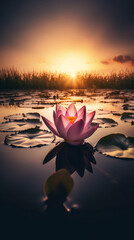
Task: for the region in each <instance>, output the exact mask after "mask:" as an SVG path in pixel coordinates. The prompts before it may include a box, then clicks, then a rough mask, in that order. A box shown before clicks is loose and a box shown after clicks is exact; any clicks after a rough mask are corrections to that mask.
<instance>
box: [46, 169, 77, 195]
mask: <svg viewBox="0 0 134 240" xmlns="http://www.w3.org/2000/svg"><path fill="white" fill-rule="evenodd" d="M73 185H74V183H73V179H72V177H70V173H69V171H68V170H66V169H60V170H58V171H57V172H56V173H54V174H52V175H51V176H50V177H49V178H48V179H47V181H46V183H45V185H44V192H45V194H46V196H48V197H53V198H55V197H56V198H61V197H63V198H64V197H67V196H68V195H69V194H70V192H71V191H72V189H73Z"/></svg>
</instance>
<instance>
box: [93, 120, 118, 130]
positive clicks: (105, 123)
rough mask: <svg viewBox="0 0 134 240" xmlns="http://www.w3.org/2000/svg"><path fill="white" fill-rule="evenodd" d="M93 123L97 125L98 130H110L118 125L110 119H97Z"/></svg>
mask: <svg viewBox="0 0 134 240" xmlns="http://www.w3.org/2000/svg"><path fill="white" fill-rule="evenodd" d="M95 123H98V124H99V127H100V128H102V127H104V128H110V127H115V126H117V125H118V123H117V122H115V121H114V120H113V119H111V118H97V119H95Z"/></svg>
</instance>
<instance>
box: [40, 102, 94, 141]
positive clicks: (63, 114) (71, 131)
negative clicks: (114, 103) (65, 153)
mask: <svg viewBox="0 0 134 240" xmlns="http://www.w3.org/2000/svg"><path fill="white" fill-rule="evenodd" d="M94 115H95V111H93V112H90V113H89V114H86V107H85V106H83V107H82V108H80V109H79V111H77V110H76V107H75V105H74V104H73V103H72V104H70V106H69V107H68V108H67V110H66V109H65V108H64V107H62V106H61V105H58V104H57V105H56V110H55V111H53V119H54V123H52V122H51V121H49V120H48V119H47V118H45V117H43V116H42V119H43V121H44V123H45V124H46V126H47V127H48V128H49V129H50V130H51V131H52V132H53V133H54V134H55V135H57V136H59V137H61V138H64V140H65V141H66V142H68V143H70V144H73V145H80V144H83V142H84V139H85V138H88V137H89V136H91V135H92V134H93V133H94V132H95V130H96V129H97V128H98V124H94V125H91V123H92V120H93V118H94Z"/></svg>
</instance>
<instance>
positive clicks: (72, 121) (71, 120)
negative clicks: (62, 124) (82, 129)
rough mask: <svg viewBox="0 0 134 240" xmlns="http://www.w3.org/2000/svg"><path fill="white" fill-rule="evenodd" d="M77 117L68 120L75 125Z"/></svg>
mask: <svg viewBox="0 0 134 240" xmlns="http://www.w3.org/2000/svg"><path fill="white" fill-rule="evenodd" d="M76 118H77V117H67V119H68V120H69V121H70V122H71V123H72V124H73V123H74V122H75V120H76Z"/></svg>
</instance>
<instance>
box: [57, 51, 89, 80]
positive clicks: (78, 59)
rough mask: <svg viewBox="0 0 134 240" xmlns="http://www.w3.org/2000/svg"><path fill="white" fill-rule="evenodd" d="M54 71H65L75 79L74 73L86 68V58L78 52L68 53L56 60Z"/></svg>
mask: <svg viewBox="0 0 134 240" xmlns="http://www.w3.org/2000/svg"><path fill="white" fill-rule="evenodd" d="M56 63H57V64H56V65H55V71H57V72H60V73H66V74H68V75H70V76H71V77H72V79H75V77H76V74H77V73H79V72H82V71H86V70H87V64H86V59H84V57H83V56H82V55H80V54H76V53H74V54H73V53H70V54H66V55H62V56H60V57H59V58H58V59H57V60H56Z"/></svg>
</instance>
